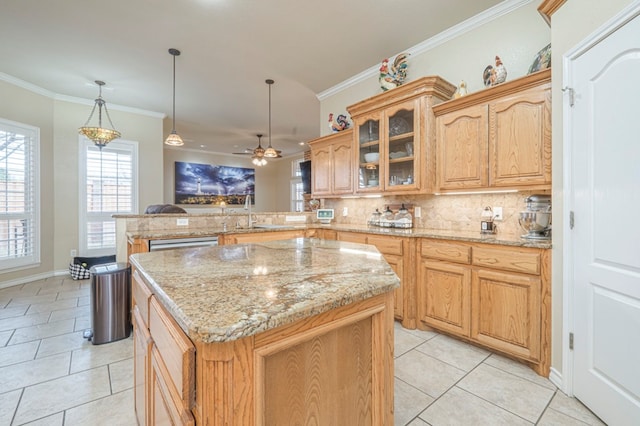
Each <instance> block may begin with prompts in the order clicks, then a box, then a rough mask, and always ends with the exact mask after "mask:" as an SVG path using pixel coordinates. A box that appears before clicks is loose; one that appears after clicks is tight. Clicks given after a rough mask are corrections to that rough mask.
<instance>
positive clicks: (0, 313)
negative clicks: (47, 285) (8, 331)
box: [0, 305, 28, 319]
mask: <svg viewBox="0 0 640 426" xmlns="http://www.w3.org/2000/svg"><path fill="white" fill-rule="evenodd" d="M27 309H28V306H26V305H25V306H16V307H15V308H5V309H0V319H4V318H11V317H19V316H22V315H24V314H25V313H26V312H27Z"/></svg>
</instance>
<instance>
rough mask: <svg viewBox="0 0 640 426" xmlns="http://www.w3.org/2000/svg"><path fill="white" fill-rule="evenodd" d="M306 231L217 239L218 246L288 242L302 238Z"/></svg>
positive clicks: (228, 236) (248, 234)
mask: <svg viewBox="0 0 640 426" xmlns="http://www.w3.org/2000/svg"><path fill="white" fill-rule="evenodd" d="M305 236H306V230H305V229H300V230H294V231H289V230H287V231H269V232H248V233H242V234H225V235H221V236H219V237H218V238H219V239H220V240H219V241H218V244H220V245H225V244H242V243H262V242H265V241H277V240H289V239H291V238H304V237H305Z"/></svg>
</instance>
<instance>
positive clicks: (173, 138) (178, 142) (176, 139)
mask: <svg viewBox="0 0 640 426" xmlns="http://www.w3.org/2000/svg"><path fill="white" fill-rule="evenodd" d="M169 54H170V55H171V56H173V127H172V128H171V134H170V135H169V136H167V139H166V140H165V141H164V143H165V144H166V145H170V146H182V145H184V142H183V141H182V138H181V137H180V135H179V134H178V133H176V56H179V55H180V51H179V50H178V49H169Z"/></svg>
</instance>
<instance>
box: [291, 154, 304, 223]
mask: <svg viewBox="0 0 640 426" xmlns="http://www.w3.org/2000/svg"><path fill="white" fill-rule="evenodd" d="M303 161H304V158H298V159H295V160H293V161H292V162H291V211H293V212H303V211H304V188H303V186H302V173H301V172H300V163H302V162H303Z"/></svg>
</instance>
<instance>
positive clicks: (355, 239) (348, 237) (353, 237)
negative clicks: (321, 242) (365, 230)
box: [336, 232, 367, 244]
mask: <svg viewBox="0 0 640 426" xmlns="http://www.w3.org/2000/svg"><path fill="white" fill-rule="evenodd" d="M336 239H337V240H338V241H346V242H348V243H358V244H367V234H362V233H360V232H338V234H337V236H336Z"/></svg>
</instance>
